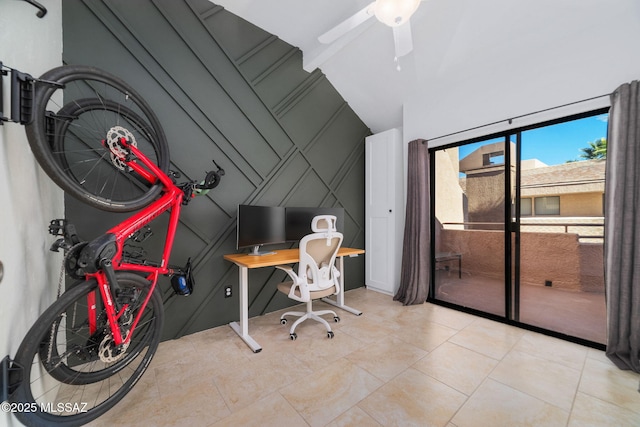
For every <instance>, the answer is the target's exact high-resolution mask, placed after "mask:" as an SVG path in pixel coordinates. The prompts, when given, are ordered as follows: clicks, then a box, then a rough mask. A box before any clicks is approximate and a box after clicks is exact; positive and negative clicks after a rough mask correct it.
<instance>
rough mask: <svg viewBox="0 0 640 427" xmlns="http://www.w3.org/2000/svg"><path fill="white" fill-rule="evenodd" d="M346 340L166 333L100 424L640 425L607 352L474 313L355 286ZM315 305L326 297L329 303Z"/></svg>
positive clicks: (307, 331)
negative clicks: (248, 341) (256, 348)
mask: <svg viewBox="0 0 640 427" xmlns="http://www.w3.org/2000/svg"><path fill="white" fill-rule="evenodd" d="M345 301H346V303H347V304H348V305H350V306H352V307H356V308H358V309H360V310H362V311H363V312H364V313H363V315H362V316H359V317H358V316H354V315H352V314H350V313H347V312H343V311H340V312H339V313H338V315H339V316H340V317H341V319H342V321H341V322H340V323H338V324H333V326H334V331H335V338H334V339H332V340H330V339H328V338H326V335H325V333H324V332H323V331H324V330H323V327H322V326H321V325H320V324H318V323H315V322H313V321H307V322H305V323H303V324H302V325H301V326H299V327H298V330H297V333H298V339H297V340H296V341H291V340H289V335H288V326H283V325H280V323H279V315H280V312H278V313H270V314H268V315H265V316H260V317H257V318H252V319H251V320H250V326H249V330H250V333H251V334H252V336H253V337H254V338H255V339H256V340H257V341H258V342H259V343H260V344H261V345H262V346H263V350H262V352H261V353H257V354H254V353H253V352H251V350H250V349H249V348H248V347H247V346H246V345H245V344H244V342H243V341H241V340H240V338H238V337H237V336H236V335H235V334H234V333H233V331H232V330H231V329H230V328H229V327H228V326H221V327H218V328H214V329H210V330H207V331H203V332H200V333H197V334H193V335H189V336H186V337H183V338H181V339H178V340H174V341H168V342H164V343H162V344H161V345H160V348H159V350H158V352H157V354H156V356H155V358H154V360H153V362H152V363H151V366H150V367H149V370H148V371H147V373H145V375H144V376H143V378H142V379H141V382H140V383H139V384H138V385H136V387H135V388H134V389H133V390H132V391H131V393H130V394H129V395H128V396H127V397H126V398H125V400H124V401H123V402H121V403H120V404H118V405H117V406H116V407H115V408H113V409H112V410H111V411H110V412H108V413H107V414H105V415H104V416H103V417H101V418H100V419H98V420H97V421H95V422H93V423H92V424H91V425H93V426H113V425H117V426H139V425H145V426H190V427H191V426H192V427H195V426H198V427H199V426H215V427H218V426H233V427H237V426H242V427H245V426H261V427H264V426H277V427H288V426H293V427H297V426H313V427H316V426H331V427H337V426H358V427H361V426H403V427H404V426H421V427H422V426H443V427H482V426H488V427H499V426H505V427H506V426H508V427H514V426H535V427H539V426H571V427H574V426H575V427H585V426H616V427H622V426H638V425H640V393H638V384H639V381H640V376H638V375H637V374H634V373H632V372H629V371H621V370H619V369H617V368H616V367H614V365H613V364H612V363H611V362H610V361H609V360H608V359H607V358H606V357H605V355H604V353H603V352H601V351H598V350H594V349H590V348H587V347H583V346H580V345H577V344H573V343H568V342H564V341H561V340H558V339H555V338H550V337H547V336H544V335H540V334H537V333H534V332H529V331H525V330H522V329H518V328H515V327H511V326H508V325H503V324H501V323H496V322H492V321H490V320H486V319H483V318H478V317H474V316H471V315H468V314H465V313H460V312H457V311H454V310H450V309H447V308H443V307H440V306H435V305H432V304H422V305H417V306H410V307H403V306H402V305H401V304H400V303H398V302H394V301H393V300H392V298H391V297H390V296H386V295H383V294H380V293H377V292H373V291H370V290H366V289H365V288H359V289H355V290H351V291H348V292H347V293H346V294H345ZM318 305H324V304H322V303H320V304H318Z"/></svg>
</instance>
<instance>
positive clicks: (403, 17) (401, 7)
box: [374, 0, 420, 27]
mask: <svg viewBox="0 0 640 427" xmlns="http://www.w3.org/2000/svg"><path fill="white" fill-rule="evenodd" d="M419 5H420V0H376V4H375V8H374V13H375V15H376V18H378V21H380V22H382V23H384V24H386V25H388V26H390V27H397V26H400V25H402V24H404V23H405V22H407V21H408V20H409V18H410V17H411V15H413V13H414V12H415V11H416V9H417V8H418V6H419Z"/></svg>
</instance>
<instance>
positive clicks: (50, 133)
mask: <svg viewBox="0 0 640 427" xmlns="http://www.w3.org/2000/svg"><path fill="white" fill-rule="evenodd" d="M40 79H41V80H45V81H47V82H50V83H47V82H37V83H36V89H35V97H34V104H33V120H32V121H31V123H29V124H28V125H27V126H26V129H25V130H26V133H27V138H28V140H29V144H30V146H31V149H32V151H33V154H34V156H35V157H36V159H37V160H38V163H39V164H40V165H41V166H42V168H43V169H44V171H45V172H46V173H47V174H48V175H49V177H51V179H52V180H53V181H54V182H56V184H58V185H59V186H60V187H61V188H62V189H63V190H64V191H66V192H67V193H68V194H70V195H71V196H73V197H75V198H77V199H79V200H81V201H83V202H84V203H87V204H88V205H90V206H93V207H96V208H98V209H102V210H106V211H111V212H127V211H132V210H136V209H139V208H141V207H144V206H146V205H147V204H149V203H150V202H151V201H152V200H153V199H154V198H155V197H156V196H157V195H158V193H159V192H160V190H161V188H160V185H159V184H153V183H149V182H148V181H146V180H145V179H143V178H142V177H141V176H139V175H138V174H136V173H135V172H134V171H133V170H131V169H130V168H128V167H127V166H126V164H125V163H124V162H122V161H121V159H120V157H119V156H118V155H116V154H115V153H114V150H115V151H116V152H117V150H118V149H119V148H118V146H117V145H118V144H117V142H118V139H119V138H121V137H124V138H126V139H127V140H128V141H129V142H130V143H131V144H133V145H135V146H136V147H137V148H138V149H139V150H140V151H142V152H143V153H144V155H145V156H147V157H149V159H151V161H152V162H154V163H155V164H156V165H158V167H159V168H160V169H161V170H162V171H163V172H167V171H168V168H169V149H168V144H167V141H166V138H165V135H164V131H163V130H162V127H161V126H160V122H159V120H158V118H157V117H156V116H155V114H154V113H153V111H152V110H151V108H150V107H149V106H148V104H147V103H146V102H145V101H144V99H143V98H142V97H141V96H140V95H139V94H138V93H136V92H135V91H134V90H133V89H132V88H131V87H130V86H129V85H128V84H127V83H125V82H124V81H123V80H121V79H120V78H118V77H116V76H113V75H111V74H109V73H107V72H105V71H103V70H100V69H97V68H94V67H88V66H80V65H67V66H62V67H58V68H54V69H52V70H49V71H47V72H46V73H45V74H43V75H42V76H41V77H40Z"/></svg>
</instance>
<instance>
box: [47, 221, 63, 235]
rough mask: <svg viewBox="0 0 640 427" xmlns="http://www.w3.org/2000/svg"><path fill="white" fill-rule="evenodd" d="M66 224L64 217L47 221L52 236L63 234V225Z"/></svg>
mask: <svg viewBox="0 0 640 427" xmlns="http://www.w3.org/2000/svg"><path fill="white" fill-rule="evenodd" d="M66 224H67V220H66V219H52V220H51V222H49V234H51V235H53V236H64V227H65V225H66Z"/></svg>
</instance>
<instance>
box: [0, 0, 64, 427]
mask: <svg viewBox="0 0 640 427" xmlns="http://www.w3.org/2000/svg"><path fill="white" fill-rule="evenodd" d="M42 3H43V4H44V5H45V7H46V8H47V10H48V13H47V14H46V15H45V16H44V18H42V19H40V18H38V17H37V16H36V12H37V9H35V8H34V7H33V6H31V5H29V4H28V3H26V2H22V1H8V0H1V9H2V12H1V13H0V40H1V41H2V43H1V45H0V61H2V62H3V64H4V65H5V66H8V67H11V68H16V69H18V70H20V71H23V72H26V73H29V74H31V75H33V76H39V75H40V74H42V73H43V72H44V71H46V70H48V69H50V68H53V67H55V66H58V65H61V63H62V6H61V0H47V1H45V2H42ZM7 77H8V76H7ZM8 83H9V79H8V78H3V89H4V100H3V101H4V102H3V111H4V115H5V116H8V115H9V111H8V110H9V95H10V89H9V84H8ZM0 200H1V202H0V203H1V204H2V207H1V208H0V261H1V262H2V264H3V265H4V278H3V279H2V281H1V282H0V358H3V357H5V356H6V355H9V356H10V357H11V358H13V357H14V356H15V353H16V350H17V348H18V346H19V345H20V342H21V341H22V338H23V337H24V335H25V333H26V332H27V330H28V329H29V328H30V327H31V325H32V324H33V322H34V321H35V320H36V318H37V317H38V315H39V314H40V313H41V312H42V311H44V309H45V308H46V307H47V306H48V305H49V304H50V303H51V301H53V299H54V298H55V294H56V291H57V283H58V277H59V273H60V265H61V264H60V263H61V261H62V259H61V257H60V255H57V254H54V253H52V252H50V251H49V246H50V244H51V243H52V242H53V241H54V238H53V236H50V235H49V234H48V233H47V226H48V224H49V221H50V220H51V219H54V218H62V217H63V216H64V203H63V197H62V191H61V190H60V189H59V188H58V187H57V186H55V184H54V183H53V182H52V181H51V180H49V178H48V177H47V176H46V175H45V174H44V172H42V170H41V169H40V168H39V166H38V164H37V163H36V161H35V159H34V157H33V155H32V154H31V150H30V149H29V144H28V142H27V138H26V136H25V132H24V127H23V126H21V125H19V124H16V123H5V124H4V125H3V126H0ZM0 425H7V426H10V425H19V424H18V422H17V421H15V420H14V419H12V418H11V417H10V416H9V414H5V413H0Z"/></svg>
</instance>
